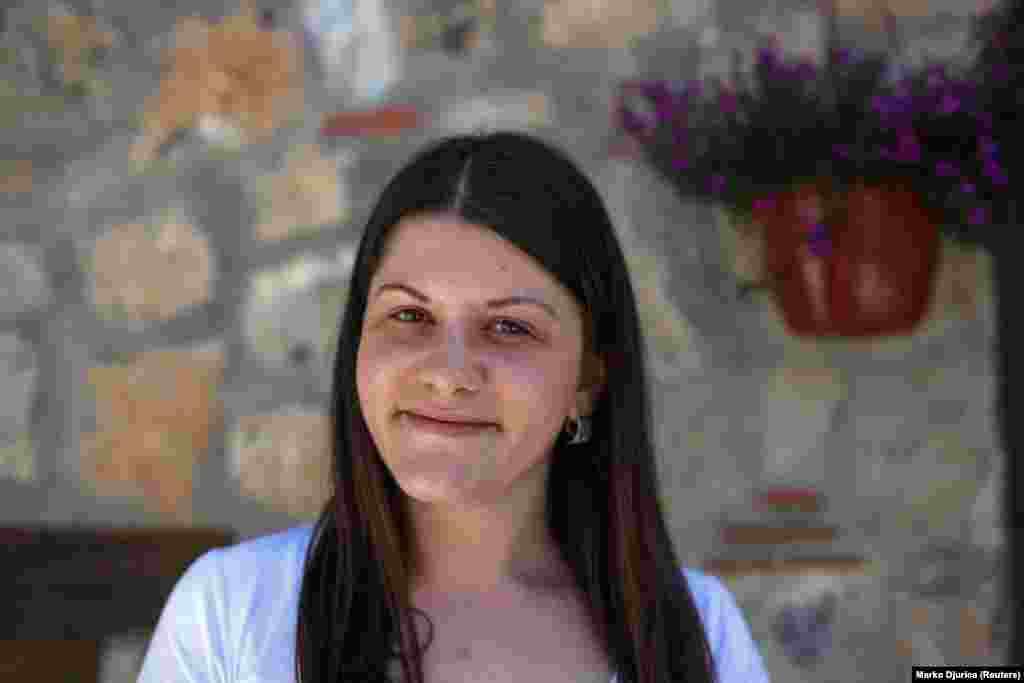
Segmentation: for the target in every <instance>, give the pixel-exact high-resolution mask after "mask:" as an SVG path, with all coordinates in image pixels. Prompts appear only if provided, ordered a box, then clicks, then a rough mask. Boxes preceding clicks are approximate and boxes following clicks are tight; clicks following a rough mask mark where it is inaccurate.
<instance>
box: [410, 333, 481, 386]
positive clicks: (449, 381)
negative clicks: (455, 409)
mask: <svg viewBox="0 0 1024 683" xmlns="http://www.w3.org/2000/svg"><path fill="white" fill-rule="evenodd" d="M442 344H443V346H442V348H441V349H439V351H438V352H436V353H434V354H431V358H430V360H429V361H428V362H427V363H426V364H425V365H424V368H423V369H422V370H421V372H420V378H421V381H423V382H424V383H425V384H428V385H430V386H433V387H434V388H435V389H436V390H438V391H439V392H442V393H444V394H445V395H453V394H454V393H455V392H456V391H458V389H459V387H464V388H466V389H470V390H473V391H476V390H478V389H479V388H480V385H481V383H482V382H483V379H482V377H481V376H480V375H481V373H480V371H479V370H478V369H475V368H474V366H473V365H474V364H473V363H472V362H471V361H470V358H469V354H468V353H467V350H466V339H465V334H464V333H462V332H460V331H459V330H457V329H450V330H449V331H448V332H447V333H446V334H445V336H444V341H443V342H442Z"/></svg>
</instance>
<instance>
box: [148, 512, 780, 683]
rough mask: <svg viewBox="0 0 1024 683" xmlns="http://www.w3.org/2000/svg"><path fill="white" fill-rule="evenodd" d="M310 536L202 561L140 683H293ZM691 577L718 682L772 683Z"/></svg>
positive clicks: (717, 584)
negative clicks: (301, 593)
mask: <svg viewBox="0 0 1024 683" xmlns="http://www.w3.org/2000/svg"><path fill="white" fill-rule="evenodd" d="M312 529H313V524H312V523H309V524H304V525H301V526H296V527H292V528H290V529H286V530H284V531H279V532H277V533H274V534H268V535H266V536H260V537H257V538H252V539H249V540H246V541H242V542H240V543H237V544H235V545H232V546H229V547H224V548H215V549H213V550H210V551H207V552H206V553H204V554H203V555H201V556H200V557H198V558H196V560H195V561H194V562H193V563H192V564H191V565H190V566H189V568H188V570H186V572H185V573H184V574H183V575H182V577H181V578H180V579H179V580H178V583H177V584H176V585H175V587H174V590H173V591H172V592H171V595H170V597H169V598H168V599H167V604H165V605H164V608H163V612H162V613H161V615H160V620H159V622H158V623H157V626H156V630H155V631H154V633H153V637H152V639H151V640H150V643H149V646H148V648H147V650H146V655H145V658H144V659H143V662H142V671H141V673H140V674H139V679H138V682H137V683H295V673H294V662H295V628H296V624H297V614H298V598H299V587H300V586H301V583H302V569H303V566H302V565H303V560H304V559H305V552H306V548H307V546H308V544H309V542H310V540H311V538H312ZM683 571H684V573H685V576H686V578H687V580H688V581H689V585H690V589H691V591H692V592H693V595H694V598H695V599H696V602H697V608H698V610H699V612H700V614H701V617H702V618H703V621H704V626H705V629H706V632H707V635H708V640H709V641H710V644H711V650H712V653H713V656H714V658H715V662H716V664H717V665H718V668H719V673H720V681H719V683H768V675H767V673H766V671H765V669H764V664H763V662H762V660H761V654H760V652H758V650H757V645H756V643H755V642H754V640H753V638H752V637H751V635H750V629H749V627H748V626H747V623H746V621H745V620H744V618H743V615H742V613H741V612H740V610H739V607H738V606H737V605H736V601H735V600H734V599H733V597H732V594H731V593H730V592H729V590H728V589H727V588H726V587H725V586H724V585H723V584H722V582H721V581H719V579H718V578H716V577H714V576H711V575H707V574H704V573H702V572H699V571H696V570H692V569H687V568H684V570H683ZM612 683H615V678H614V677H613V678H612Z"/></svg>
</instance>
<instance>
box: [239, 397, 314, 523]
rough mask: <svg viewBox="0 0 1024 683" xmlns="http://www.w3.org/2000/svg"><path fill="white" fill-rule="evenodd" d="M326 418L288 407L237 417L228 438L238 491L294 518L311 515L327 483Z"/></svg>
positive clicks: (298, 408) (302, 408)
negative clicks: (271, 412) (261, 413)
mask: <svg viewBox="0 0 1024 683" xmlns="http://www.w3.org/2000/svg"><path fill="white" fill-rule="evenodd" d="M330 443H331V440H330V420H329V417H328V416H327V415H325V414H323V413H322V412H318V411H315V410H312V409H309V408H305V407H302V406H289V407H286V408H284V409H282V410H281V411H279V412H277V413H273V414H264V415H247V416H243V417H241V418H240V419H239V420H238V422H237V424H235V426H234V427H233V429H232V433H231V435H230V436H229V450H230V462H231V474H232V476H233V477H234V479H235V480H236V481H238V483H239V488H240V490H241V492H242V494H243V495H244V496H246V497H248V498H254V499H257V500H260V501H262V502H264V503H266V504H267V505H268V506H270V507H273V508H276V509H278V510H281V511H282V512H286V513H288V514H290V515H292V516H295V517H314V516H316V515H317V514H318V513H319V512H320V509H321V507H322V506H323V504H324V502H326V500H327V498H328V496H329V494H330V491H331V489H332V484H331V460H330V455H331V453H330Z"/></svg>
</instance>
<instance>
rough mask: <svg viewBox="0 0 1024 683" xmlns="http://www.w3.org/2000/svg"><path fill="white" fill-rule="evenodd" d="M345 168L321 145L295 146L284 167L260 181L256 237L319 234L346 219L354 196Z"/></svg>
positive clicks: (268, 239)
mask: <svg viewBox="0 0 1024 683" xmlns="http://www.w3.org/2000/svg"><path fill="white" fill-rule="evenodd" d="M341 172H342V171H341V170H340V169H339V168H338V163H337V162H336V161H335V160H333V159H331V158H329V157H325V156H323V155H322V154H321V153H320V147H319V145H316V144H305V145H299V146H297V147H294V148H292V149H291V150H290V152H289V155H288V159H287V161H286V162H285V167H284V169H282V170H281V171H280V172H279V173H276V174H273V175H271V176H269V177H264V178H261V179H260V181H259V183H258V185H259V187H258V189H257V192H256V196H257V198H258V200H257V201H258V204H259V213H260V218H259V221H258V222H257V224H256V228H255V229H256V239H257V240H259V241H261V242H277V241H281V240H285V239H288V238H291V237H297V236H305V235H315V234H317V233H318V232H319V231H320V230H322V229H323V228H324V227H325V226H326V225H327V224H335V223H341V222H343V221H345V220H346V219H347V218H348V216H349V213H350V206H349V204H350V200H349V189H348V183H347V181H345V180H344V179H342V178H341V177H340V173H341Z"/></svg>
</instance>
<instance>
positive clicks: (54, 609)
mask: <svg viewBox="0 0 1024 683" xmlns="http://www.w3.org/2000/svg"><path fill="white" fill-rule="evenodd" d="M235 538H236V537H235V534H234V533H233V532H231V531H228V530H222V529H148V528H116V529H113V528H111V529H95V528H86V527H59V528H58V527H42V526H40V527H0V585H2V586H3V589H2V592H3V595H4V597H3V599H0V681H8V680H11V681H14V680H17V681H32V682H33V683H48V682H50V681H54V682H56V681H60V683H66V682H67V681H70V680H74V681H81V682H82V683H93V682H94V681H96V679H97V674H98V668H99V657H100V654H101V646H102V643H103V641H104V640H105V639H106V638H108V637H110V636H113V635H115V634H119V633H130V632H140V631H142V632H145V631H148V630H151V629H152V628H153V627H154V626H156V622H157V620H158V619H159V617H160V610H161V609H162V608H163V605H164V603H165V602H166V600H167V597H168V596H169V595H170V592H171V589H172V588H173V587H174V584H175V583H176V582H177V580H178V578H179V577H180V576H181V575H182V573H184V571H185V569H186V568H187V567H188V566H189V564H191V562H192V561H193V560H194V559H195V558H197V557H198V556H199V555H201V554H202V553H203V552H205V551H206V550H208V549H210V548H215V547H219V546H224V545H229V544H231V543H232V542H234V540H235Z"/></svg>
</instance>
